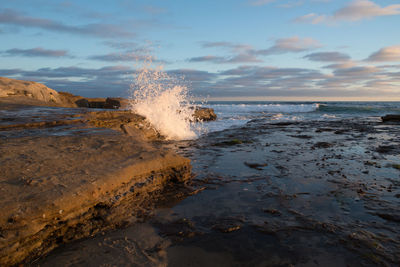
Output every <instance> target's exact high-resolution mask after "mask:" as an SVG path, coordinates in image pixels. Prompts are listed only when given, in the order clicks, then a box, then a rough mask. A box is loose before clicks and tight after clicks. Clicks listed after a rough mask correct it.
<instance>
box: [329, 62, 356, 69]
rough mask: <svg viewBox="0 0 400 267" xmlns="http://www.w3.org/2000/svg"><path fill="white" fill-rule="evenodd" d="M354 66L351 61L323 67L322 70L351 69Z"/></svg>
mask: <svg viewBox="0 0 400 267" xmlns="http://www.w3.org/2000/svg"><path fill="white" fill-rule="evenodd" d="M354 66H355V63H354V62H353V61H345V62H341V63H336V64H330V65H327V66H323V68H324V69H348V68H352V67H354Z"/></svg>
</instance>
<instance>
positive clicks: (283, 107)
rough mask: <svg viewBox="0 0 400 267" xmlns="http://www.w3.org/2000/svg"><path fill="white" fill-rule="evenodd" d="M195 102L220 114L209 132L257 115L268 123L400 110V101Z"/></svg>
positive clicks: (366, 115)
mask: <svg viewBox="0 0 400 267" xmlns="http://www.w3.org/2000/svg"><path fill="white" fill-rule="evenodd" d="M196 104H200V105H202V106H204V107H209V108H212V109H214V111H215V113H216V114H217V116H218V119H217V121H215V122H210V123H207V125H206V126H205V127H206V128H207V131H206V132H213V131H221V130H224V129H227V128H231V127H240V126H242V125H244V124H246V123H247V122H249V121H251V120H254V119H257V120H263V121H264V122H265V123H269V122H279V121H311V120H317V121H333V120H341V119H349V118H360V117H363V118H368V119H377V118H378V117H380V116H384V115H386V114H400V102H270V101H209V102H207V103H206V104H201V103H196Z"/></svg>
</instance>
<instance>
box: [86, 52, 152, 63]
mask: <svg viewBox="0 0 400 267" xmlns="http://www.w3.org/2000/svg"><path fill="white" fill-rule="evenodd" d="M88 59H92V60H99V61H106V62H123V61H156V60H155V58H154V57H152V56H147V55H141V54H136V53H134V52H130V53H109V54H105V55H94V56H90V57H88Z"/></svg>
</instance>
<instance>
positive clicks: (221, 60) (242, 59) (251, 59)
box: [188, 53, 263, 64]
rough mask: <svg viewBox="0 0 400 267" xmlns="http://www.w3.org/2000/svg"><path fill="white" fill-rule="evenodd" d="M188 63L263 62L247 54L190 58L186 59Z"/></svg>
mask: <svg viewBox="0 0 400 267" xmlns="http://www.w3.org/2000/svg"><path fill="white" fill-rule="evenodd" d="M188 61H189V62H211V63H215V64H228V63H255V62H263V61H262V60H261V59H258V58H257V57H256V56H255V55H252V54H249V53H239V54H237V55H234V56H230V57H220V56H211V55H209V56H202V57H192V58H189V59H188Z"/></svg>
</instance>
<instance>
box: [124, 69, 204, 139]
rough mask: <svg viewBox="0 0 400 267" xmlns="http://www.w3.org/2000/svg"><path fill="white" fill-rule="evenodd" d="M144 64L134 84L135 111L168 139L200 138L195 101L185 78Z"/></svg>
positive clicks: (132, 97)
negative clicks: (184, 80) (197, 128)
mask: <svg viewBox="0 0 400 267" xmlns="http://www.w3.org/2000/svg"><path fill="white" fill-rule="evenodd" d="M150 66H151V62H150V63H149V62H148V63H146V64H144V66H143V67H142V68H141V69H139V70H138V71H137V72H136V73H135V75H134V81H133V83H132V84H131V106H132V110H133V111H134V112H136V113H138V114H140V115H142V116H144V117H146V119H147V120H148V121H149V122H150V123H151V124H152V125H153V126H154V127H155V128H156V129H157V130H158V131H159V132H160V133H161V134H162V135H164V136H165V137H166V139H168V140H188V139H194V138H196V137H197V134H196V132H195V130H194V123H193V122H192V121H193V113H194V109H193V101H191V98H190V97H189V94H188V87H187V86H186V85H185V84H184V82H183V79H182V78H178V77H174V76H170V75H168V74H167V73H166V72H165V71H163V69H162V67H156V68H151V67H150Z"/></svg>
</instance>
